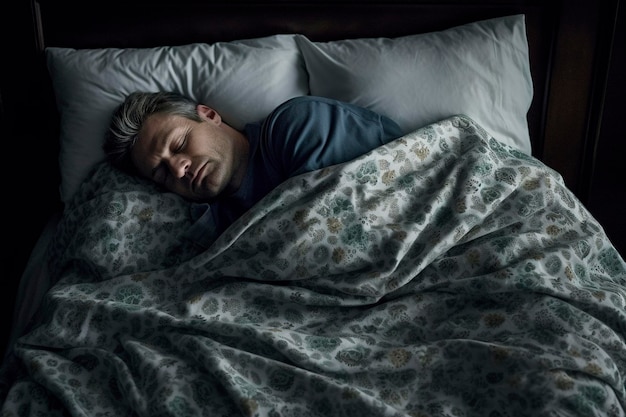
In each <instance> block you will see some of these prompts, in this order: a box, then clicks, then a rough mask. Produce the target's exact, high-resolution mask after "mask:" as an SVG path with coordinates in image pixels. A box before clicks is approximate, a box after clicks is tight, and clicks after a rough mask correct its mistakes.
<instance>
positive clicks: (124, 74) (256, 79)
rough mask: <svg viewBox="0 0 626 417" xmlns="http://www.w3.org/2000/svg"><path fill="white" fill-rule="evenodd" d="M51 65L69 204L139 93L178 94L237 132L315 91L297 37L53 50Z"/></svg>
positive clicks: (63, 196) (62, 189)
mask: <svg viewBox="0 0 626 417" xmlns="http://www.w3.org/2000/svg"><path fill="white" fill-rule="evenodd" d="M46 62H47V66H48V70H49V73H50V76H51V79H52V86H53V90H54V93H55V97H56V101H57V108H58V109H59V112H60V124H61V125H60V155H59V163H60V169H61V184H60V194H61V200H62V201H63V202H65V203H67V202H68V201H70V199H71V197H72V196H73V194H74V193H75V192H76V190H77V189H78V187H79V186H80V184H81V182H82V181H83V180H84V179H85V177H86V176H87V173H88V172H89V171H90V170H91V169H92V168H93V167H94V166H95V164H96V163H97V162H99V161H101V160H103V159H104V152H103V151H102V149H101V148H102V142H103V139H104V135H105V133H106V130H107V128H108V125H109V121H110V118H111V115H112V113H113V111H114V109H115V108H116V107H117V105H118V104H120V103H121V102H122V101H123V100H124V97H125V96H126V95H127V94H128V93H130V92H132V91H136V90H143V91H160V90H173V91H177V92H179V93H182V94H185V95H188V96H190V97H192V98H194V99H196V100H198V101H200V102H203V103H205V104H207V105H209V106H211V107H213V108H215V109H216V110H217V111H218V112H219V113H220V114H221V116H222V118H223V119H224V121H226V122H227V123H228V124H230V125H231V126H233V127H234V128H237V129H241V128H242V127H243V126H244V125H245V124H246V123H248V122H253V121H257V120H260V119H262V118H264V117H265V116H266V115H267V114H269V112H270V111H272V110H273V109H274V108H275V107H276V106H278V105H279V104H280V103H282V102H284V101H286V100H287V99H290V98H292V97H295V96H300V95H305V94H308V84H307V74H306V70H305V68H304V64H303V61H302V57H301V55H300V52H299V50H298V47H297V45H296V43H295V39H294V35H275V36H269V37H265V38H257V39H247V40H240V41H233V42H218V43H214V44H202V43H198V44H190V45H182V46H169V47H154V48H139V49H132V48H127V49H115V48H105V49H80V50H76V49H72V48H54V47H49V48H47V49H46Z"/></svg>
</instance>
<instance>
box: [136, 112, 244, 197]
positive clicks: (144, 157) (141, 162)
mask: <svg viewBox="0 0 626 417" xmlns="http://www.w3.org/2000/svg"><path fill="white" fill-rule="evenodd" d="M197 110H198V114H199V115H200V117H201V118H202V119H203V121H202V122H196V121H194V120H190V119H187V118H185V117H182V116H172V115H165V114H159V113H157V114H153V115H151V116H149V117H148V118H147V119H146V120H145V122H144V124H143V126H142V127H141V130H140V131H139V135H138V137H137V141H136V142H135V144H134V146H133V147H132V149H131V151H130V156H131V159H132V161H133V164H134V165H135V166H136V167H137V169H138V171H139V173H140V175H141V176H143V177H145V178H148V179H151V180H153V181H155V182H156V183H157V184H160V185H162V186H163V187H165V188H166V189H168V190H170V191H172V192H175V193H177V194H180V195H182V196H184V197H187V198H190V199H192V200H198V201H206V200H209V199H212V198H214V197H215V196H217V195H218V194H221V193H223V192H225V193H230V192H233V191H235V190H236V189H237V188H239V185H240V184H241V180H242V178H243V174H244V173H245V168H246V164H247V154H248V142H247V140H246V139H245V137H243V135H241V133H240V132H238V131H236V130H234V129H232V128H231V127H230V126H228V125H226V124H224V123H222V121H221V118H220V116H219V115H218V114H217V112H215V111H214V110H213V109H211V108H209V107H206V106H202V105H199V106H198V108H197Z"/></svg>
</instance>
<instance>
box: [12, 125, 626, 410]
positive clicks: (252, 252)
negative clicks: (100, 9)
mask: <svg viewBox="0 0 626 417" xmlns="http://www.w3.org/2000/svg"><path fill="white" fill-rule="evenodd" d="M151 187H152V186H151V185H149V184H145V183H142V182H141V181H138V180H136V179H131V178H127V177H125V176H124V175H122V174H120V173H117V172H112V170H111V169H110V168H105V167H99V170H98V171H97V172H96V173H95V174H94V175H93V176H92V177H91V179H90V180H89V181H88V183H87V184H85V186H84V187H83V190H82V191H81V194H80V195H79V196H77V197H76V200H74V202H73V203H72V206H71V207H72V209H71V210H69V211H68V212H67V213H66V216H65V217H64V219H63V221H62V224H61V228H60V229H59V231H58V235H57V245H56V246H55V247H54V248H53V249H52V256H51V258H52V260H53V265H54V271H56V272H55V273H56V274H57V276H56V277H57V279H58V280H57V281H56V284H55V285H54V286H53V288H52V289H51V290H50V291H49V293H48V295H47V297H46V299H45V305H44V308H43V311H42V314H41V322H40V323H39V325H38V326H37V327H35V328H34V329H33V330H32V331H31V332H30V333H29V334H27V335H25V336H23V337H22V338H21V339H20V340H19V341H18V343H17V344H16V346H15V355H16V368H17V370H18V371H17V372H16V374H15V376H14V378H13V380H12V381H11V383H10V384H9V385H8V386H7V389H6V390H5V392H4V400H5V401H4V404H3V407H2V415H3V416H4V417H9V416H24V415H29V416H39V415H42V416H43V415H45V416H66V415H74V416H135V415H137V416H180V417H187V416H200V415H207V416H208V415H210V416H324V417H327V416H358V417H362V416H413V417H426V416H428V417H438V416H450V417H451V416H455V417H469V416H481V417H484V416H493V417H495V416H516V417H519V416H533V417H537V416H555V415H567V416H585V417H589V416H623V415H624V409H625V406H626V387H625V382H626V380H625V377H626V341H625V334H626V313H625V311H626V310H625V307H626V264H625V262H624V260H623V259H622V258H621V257H620V255H619V254H618V253H617V251H616V250H615V249H614V247H613V246H612V245H611V243H610V242H609V240H608V239H607V237H606V235H605V233H604V231H603V229H602V228H601V227H600V225H599V224H598V223H597V222H596V221H595V220H594V219H593V218H592V217H591V215H590V214H589V213H588V212H587V210H586V209H585V208H584V207H583V206H582V205H581V203H580V202H579V201H578V200H577V199H576V198H575V197H574V196H573V194H572V193H571V192H570V191H569V190H568V189H567V188H566V187H565V186H564V184H563V181H562V179H561V177H560V176H559V175H558V174H557V173H556V172H554V171H553V170H551V169H550V168H548V167H546V166H545V165H543V164H542V163H541V162H539V161H538V160H536V159H534V158H532V157H529V156H527V155H525V154H523V153H521V152H518V151H516V150H515V149H513V148H510V147H508V146H506V145H503V144H502V143H499V142H497V141H496V140H494V139H493V138H491V137H490V136H489V135H488V134H487V133H486V132H485V131H484V130H483V129H482V128H481V127H480V126H478V125H477V124H476V123H475V122H473V121H472V120H471V119H469V118H467V117H465V116H455V117H452V118H449V119H446V120H442V121H440V122H438V123H434V124H432V125H429V126H426V127H424V128H422V129H419V130H417V131H415V132H413V133H411V134H409V135H406V136H404V137H402V138H399V139H397V140H396V141H394V142H391V143H389V144H387V145H384V146H382V147H380V148H378V149H375V150H374V151H372V152H370V153H369V154H366V155H364V156H362V157H360V158H358V159H356V160H354V161H351V162H348V163H345V164H342V165H337V166H333V167H329V168H326V169H323V170H320V171H315V172H312V173H308V174H303V175H301V176H299V177H296V178H293V179H291V180H289V181H287V182H285V183H284V184H282V185H281V186H279V187H278V188H277V189H275V190H274V191H273V192H272V193H270V194H269V195H268V196H267V197H266V198H265V199H264V200H262V201H261V202H260V203H259V204H258V205H257V206H255V207H254V208H253V209H252V210H250V211H249V212H248V213H246V214H245V215H244V216H243V217H242V218H240V219H239V220H238V221H237V222H236V223H235V224H234V225H233V226H232V227H230V228H229V229H228V230H227V231H226V232H225V233H224V234H223V235H222V236H221V237H220V238H219V239H218V240H217V241H216V242H215V244H214V245H213V246H212V247H210V248H209V249H208V250H207V251H204V252H199V251H196V250H195V249H194V248H192V247H188V246H186V245H185V244H184V241H182V240H181V239H180V235H181V233H182V232H183V231H184V230H185V228H186V227H187V226H188V225H189V221H190V220H189V217H188V212H187V210H186V204H185V202H184V201H182V200H180V199H178V198H177V197H175V196H172V195H169V194H164V193H158V192H155V190H154V189H152V188H151Z"/></svg>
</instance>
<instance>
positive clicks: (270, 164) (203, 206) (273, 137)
mask: <svg viewBox="0 0 626 417" xmlns="http://www.w3.org/2000/svg"><path fill="white" fill-rule="evenodd" d="M244 134H245V135H246V137H247V138H248V141H249V143H250V155H249V160H248V168H247V171H246V175H245V177H244V179H243V182H242V184H241V187H240V188H239V189H238V190H237V191H236V192H235V193H233V194H230V195H228V196H220V197H218V198H216V199H215V200H213V201H211V202H209V203H194V204H192V208H191V210H192V218H193V220H194V224H193V225H192V226H191V227H190V229H189V230H188V231H187V233H186V237H187V238H189V239H191V240H193V241H194V242H196V243H197V244H199V245H200V246H202V247H204V248H207V247H208V246H209V245H210V244H211V243H213V241H214V240H215V239H216V238H217V236H219V234H221V233H222V232H223V231H224V230H226V229H227V228H228V226H230V225H231V224H232V223H233V222H234V221H235V220H237V218H239V217H240V216H241V215H242V214H243V213H245V212H246V211H247V210H248V209H250V208H251V207H252V206H253V205H254V204H255V203H257V202H258V201H259V200H261V199H262V198H263V197H264V196H265V195H267V194H268V193H269V192H270V191H271V190H273V189H274V188H275V187H276V186H277V185H279V184H280V183H282V182H283V181H285V180H286V179H288V178H290V177H293V176H295V175H298V174H302V173H305V172H309V171H314V170H316V169H320V168H324V167H328V166H331V165H335V164H339V163H343V162H347V161H350V160H352V159H355V158H357V157H359V156H361V155H363V154H365V153H367V152H369V151H370V150H372V149H374V148H377V147H379V146H381V145H383V144H385V143H387V142H389V141H391V140H393V139H396V138H398V137H400V136H402V130H401V129H400V127H399V126H398V124H397V123H396V122H394V121H393V120H391V119H389V118H388V117H385V116H382V115H380V114H378V113H375V112H372V111H371V110H368V109H365V108H362V107H358V106H355V105H352V104H348V103H344V102H340V101H336V100H331V99H328V98H322V97H314V96H301V97H295V98H292V99H290V100H288V101H286V102H285V103H283V104H281V105H280V106H278V107H277V108H276V109H275V110H274V111H273V112H272V113H270V114H269V116H267V117H266V118H265V119H264V120H262V121H259V122H256V123H250V124H247V125H246V126H245V127H244Z"/></svg>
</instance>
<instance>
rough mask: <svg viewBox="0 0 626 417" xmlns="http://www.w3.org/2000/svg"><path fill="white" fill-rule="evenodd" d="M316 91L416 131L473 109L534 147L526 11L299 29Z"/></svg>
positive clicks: (512, 139) (516, 141) (491, 127)
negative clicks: (411, 23)
mask: <svg viewBox="0 0 626 417" xmlns="http://www.w3.org/2000/svg"><path fill="white" fill-rule="evenodd" d="M296 42H297V43H298V46H299V47H300V49H301V52H302V55H303V57H304V62H305V65H306V68H307V72H308V74H309V88H310V92H311V94H312V95H319V96H325V97H330V98H335V99H339V100H343V101H348V102H351V103H355V104H358V105H361V106H363V107H368V108H370V109H372V110H375V111H377V112H378V113H381V114H384V115H386V116H389V117H391V118H392V119H394V120H395V121H396V122H397V123H398V124H399V125H400V127H402V129H403V130H404V131H405V133H408V132H410V131H412V130H415V129H417V128H419V127H422V126H424V125H426V124H429V123H433V122H436V121H438V120H441V119H444V118H446V117H449V116H452V115H456V114H465V115H467V116H469V117H471V118H472V119H474V120H475V121H477V122H478V123H479V124H481V125H482V126H483V127H484V128H485V129H487V131H488V132H489V133H490V134H491V135H492V136H494V137H495V138H496V139H499V140H500V141H502V142H505V143H507V144H509V145H512V146H515V147H517V148H518V149H520V150H522V151H524V152H526V153H528V154H530V153H531V144H530V135H529V131H528V125H527V119H526V114H527V113H528V109H529V108H530V103H531V101H532V97H533V86H532V80H531V74H530V64H529V57H528V43H527V39H526V26H525V18H524V15H513V16H506V17H500V18H494V19H489V20H483V21H478V22H474V23H470V24H466V25H462V26H457V27H453V28H450V29H447V30H443V31H439V32H430V33H425V34H419V35H409V36H405V37H399V38H362V39H346V40H340V41H330V42H312V41H310V40H309V39H308V38H306V37H305V36H302V35H299V36H297V38H296Z"/></svg>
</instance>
